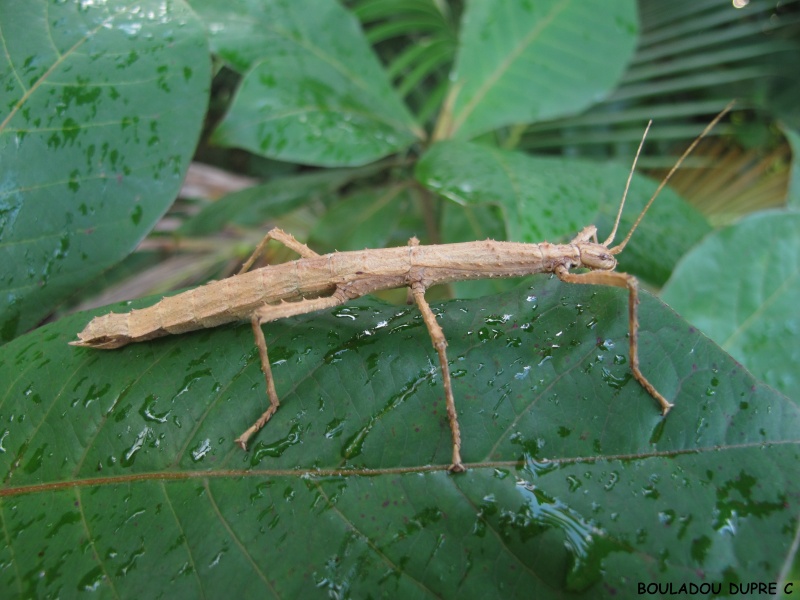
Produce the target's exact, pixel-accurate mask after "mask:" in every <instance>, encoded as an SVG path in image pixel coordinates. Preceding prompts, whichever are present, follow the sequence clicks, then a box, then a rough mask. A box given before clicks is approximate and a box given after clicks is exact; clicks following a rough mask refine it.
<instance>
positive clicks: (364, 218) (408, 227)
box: [309, 185, 424, 252]
mask: <svg viewBox="0 0 800 600" xmlns="http://www.w3.org/2000/svg"><path fill="white" fill-rule="evenodd" d="M418 213H419V211H418V210H415V205H414V203H413V198H412V197H411V195H410V194H409V192H408V189H407V188H405V187H404V186H399V185H392V186H386V187H383V188H374V189H370V190H365V191H363V192H358V193H355V194H353V195H351V196H349V197H346V198H341V199H340V200H339V202H337V203H336V204H334V205H333V206H332V207H331V209H330V210H329V211H327V212H326V213H325V214H324V215H323V216H322V217H321V218H320V219H319V220H318V221H317V223H316V225H315V226H314V229H313V230H312V232H311V236H310V242H309V244H310V245H311V246H312V247H314V248H316V249H318V250H319V251H320V252H333V251H337V250H338V251H344V250H363V249H364V248H388V247H391V246H403V245H406V244H407V243H408V240H409V239H410V238H411V237H412V236H415V235H420V236H421V235H422V234H423V231H424V230H423V221H422V218H421V216H420V215H419V214H418Z"/></svg>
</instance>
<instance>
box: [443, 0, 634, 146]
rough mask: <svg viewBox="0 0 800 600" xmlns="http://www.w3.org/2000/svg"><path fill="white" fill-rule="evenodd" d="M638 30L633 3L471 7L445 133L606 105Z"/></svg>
mask: <svg viewBox="0 0 800 600" xmlns="http://www.w3.org/2000/svg"><path fill="white" fill-rule="evenodd" d="M637 29H638V25H637V22H636V3H635V2H634V1H633V0H624V1H617V2H604V1H603V0H590V1H586V0H582V1H577V0H539V1H537V2H519V1H517V0H497V1H495V2H482V1H480V0H478V1H475V0H473V1H471V2H468V3H467V9H466V11H465V12H464V18H463V23H462V26H461V34H460V45H459V51H458V55H457V58H456V65H455V69H454V72H453V76H452V78H451V79H452V82H451V92H450V93H451V95H454V96H455V100H454V103H453V106H452V114H450V113H448V114H447V115H445V119H448V120H450V124H449V127H448V131H446V132H443V133H442V135H443V136H444V137H458V138H459V139H469V138H472V137H474V136H476V135H478V134H480V133H484V132H486V131H490V130H492V129H496V128H497V127H502V126H504V125H512V124H517V123H530V122H532V121H543V120H547V119H552V118H554V117H559V116H565V115H569V114H573V113H576V112H578V111H580V110H582V109H584V108H586V107H587V106H589V105H591V104H592V103H593V102H597V101H599V100H601V99H602V98H603V97H604V96H606V95H607V94H608V93H609V92H611V90H612V89H613V88H614V85H615V84H616V82H617V81H618V80H619V78H620V76H621V75H622V73H623V70H624V69H625V66H626V65H627V63H628V61H629V60H630V58H631V56H632V55H633V50H634V46H635V44H636V37H637Z"/></svg>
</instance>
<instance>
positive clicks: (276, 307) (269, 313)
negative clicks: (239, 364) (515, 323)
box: [235, 288, 348, 450]
mask: <svg viewBox="0 0 800 600" xmlns="http://www.w3.org/2000/svg"><path fill="white" fill-rule="evenodd" d="M347 300H348V297H347V296H346V295H345V294H344V293H343V292H342V291H341V290H340V289H339V288H337V289H336V290H335V291H334V293H333V294H332V295H330V296H325V297H322V298H312V299H310V300H307V299H303V300H298V301H297V302H281V303H280V304H268V305H266V306H262V307H261V308H259V309H258V310H257V311H255V312H254V313H253V315H252V317H251V319H250V323H251V324H252V326H253V333H254V334H255V338H256V346H257V347H258V355H259V358H260V359H261V370H262V372H263V373H264V379H265V380H266V383H267V397H268V398H269V408H267V410H265V411H264V413H263V414H262V415H261V416H260V417H259V418H258V419H257V420H256V422H255V423H253V424H252V425H251V426H250V427H248V428H247V430H246V431H245V432H244V433H243V434H242V435H240V436H239V437H238V438H236V440H235V441H236V443H237V444H238V445H239V447H240V448H241V449H242V450H247V441H248V440H249V439H250V438H251V437H252V436H253V435H254V434H255V433H256V432H258V431H259V430H260V429H261V428H262V427H264V425H266V424H267V421H269V420H270V419H271V418H272V415H274V414H275V411H277V410H278V407H279V406H280V404H281V403H280V400H278V393H277V392H276V391H275V379H274V377H273V376H272V367H271V366H270V364H269V355H268V354H267V341H266V340H265V339H264V332H263V331H262V330H261V326H262V325H263V324H264V323H269V322H270V321H275V320H277V319H285V318H288V317H294V316H297V315H303V314H306V313H310V312H316V311H318V310H325V309H326V308H333V307H334V306H339V305H340V304H343V303H345V302H347Z"/></svg>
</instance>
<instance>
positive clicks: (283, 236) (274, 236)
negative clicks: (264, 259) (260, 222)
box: [237, 227, 319, 275]
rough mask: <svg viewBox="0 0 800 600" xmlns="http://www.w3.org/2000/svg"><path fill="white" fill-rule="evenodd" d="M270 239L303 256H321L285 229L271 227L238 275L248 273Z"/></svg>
mask: <svg viewBox="0 0 800 600" xmlns="http://www.w3.org/2000/svg"><path fill="white" fill-rule="evenodd" d="M270 240H275V241H276V242H280V243H281V244H283V245H284V246H286V247H287V248H289V250H294V251H295V252H297V253H298V254H299V255H300V256H302V257H303V258H316V257H318V256H319V254H317V253H316V252H314V251H313V250H312V249H311V248H309V247H308V246H306V245H305V244H303V243H301V242H298V241H297V239H295V237H294V236H293V235H292V234H291V233H286V232H285V231H284V230H283V229H278V228H277V227H275V228H274V229H270V230H269V231H268V232H267V235H265V236H264V239H263V240H261V241H260V242H259V244H258V246H256V249H255V250H254V251H253V254H251V255H250V258H248V259H247V260H246V261H245V262H244V264H243V265H242V268H241V269H239V272H238V273H237V275H241V274H242V273H247V271H248V270H249V269H250V267H252V266H253V263H254V262H255V261H256V259H257V258H258V257H259V256H261V254H262V253H263V252H264V248H266V247H267V244H269V241H270Z"/></svg>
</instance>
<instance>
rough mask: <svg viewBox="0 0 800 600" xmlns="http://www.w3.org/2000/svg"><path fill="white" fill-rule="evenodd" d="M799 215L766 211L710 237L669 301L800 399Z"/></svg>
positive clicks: (684, 268) (686, 262) (683, 270)
mask: <svg viewBox="0 0 800 600" xmlns="http://www.w3.org/2000/svg"><path fill="white" fill-rule="evenodd" d="M799 232H800V214H797V213H796V212H789V211H765V212H762V213H756V214H753V215H750V216H749V217H746V218H744V219H742V220H741V221H739V222H738V223H736V224H734V225H732V226H730V227H727V228H725V229H722V230H719V231H715V232H713V233H711V234H710V235H708V237H706V238H705V239H704V240H703V241H702V243H700V244H698V245H697V246H696V247H695V248H694V249H692V251H691V252H690V253H689V254H687V255H686V256H685V257H684V258H683V259H682V260H681V262H680V263H679V265H678V267H677V268H676V270H675V273H673V275H672V277H671V278H670V280H669V282H668V283H667V285H666V286H665V287H664V289H663V290H662V298H663V299H664V301H665V302H668V303H669V305H670V306H672V307H673V308H675V310H677V311H678V312H680V313H681V314H682V315H683V316H684V317H685V318H686V319H687V320H688V321H690V322H692V323H694V324H695V325H697V326H698V327H699V328H700V329H702V330H703V331H704V332H706V334H707V335H708V336H709V337H710V338H712V339H713V340H715V341H716V342H717V343H718V344H719V345H720V346H722V348H724V349H725V350H726V351H727V352H730V353H731V356H733V357H734V358H736V360H738V361H741V362H742V364H744V365H745V366H746V367H747V368H748V369H750V370H751V371H752V372H753V373H754V374H755V375H756V376H757V377H758V378H759V379H762V380H763V381H765V382H766V383H768V384H770V385H772V386H774V387H775V388H776V389H777V390H779V391H781V392H783V393H785V394H787V395H789V396H791V397H792V398H794V399H795V400H800V395H799V394H798V389H799V388H800V378H798V373H797V365H798V363H800V335H799V334H800V316H799V315H798V311H797V303H798V301H800V233H799Z"/></svg>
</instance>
